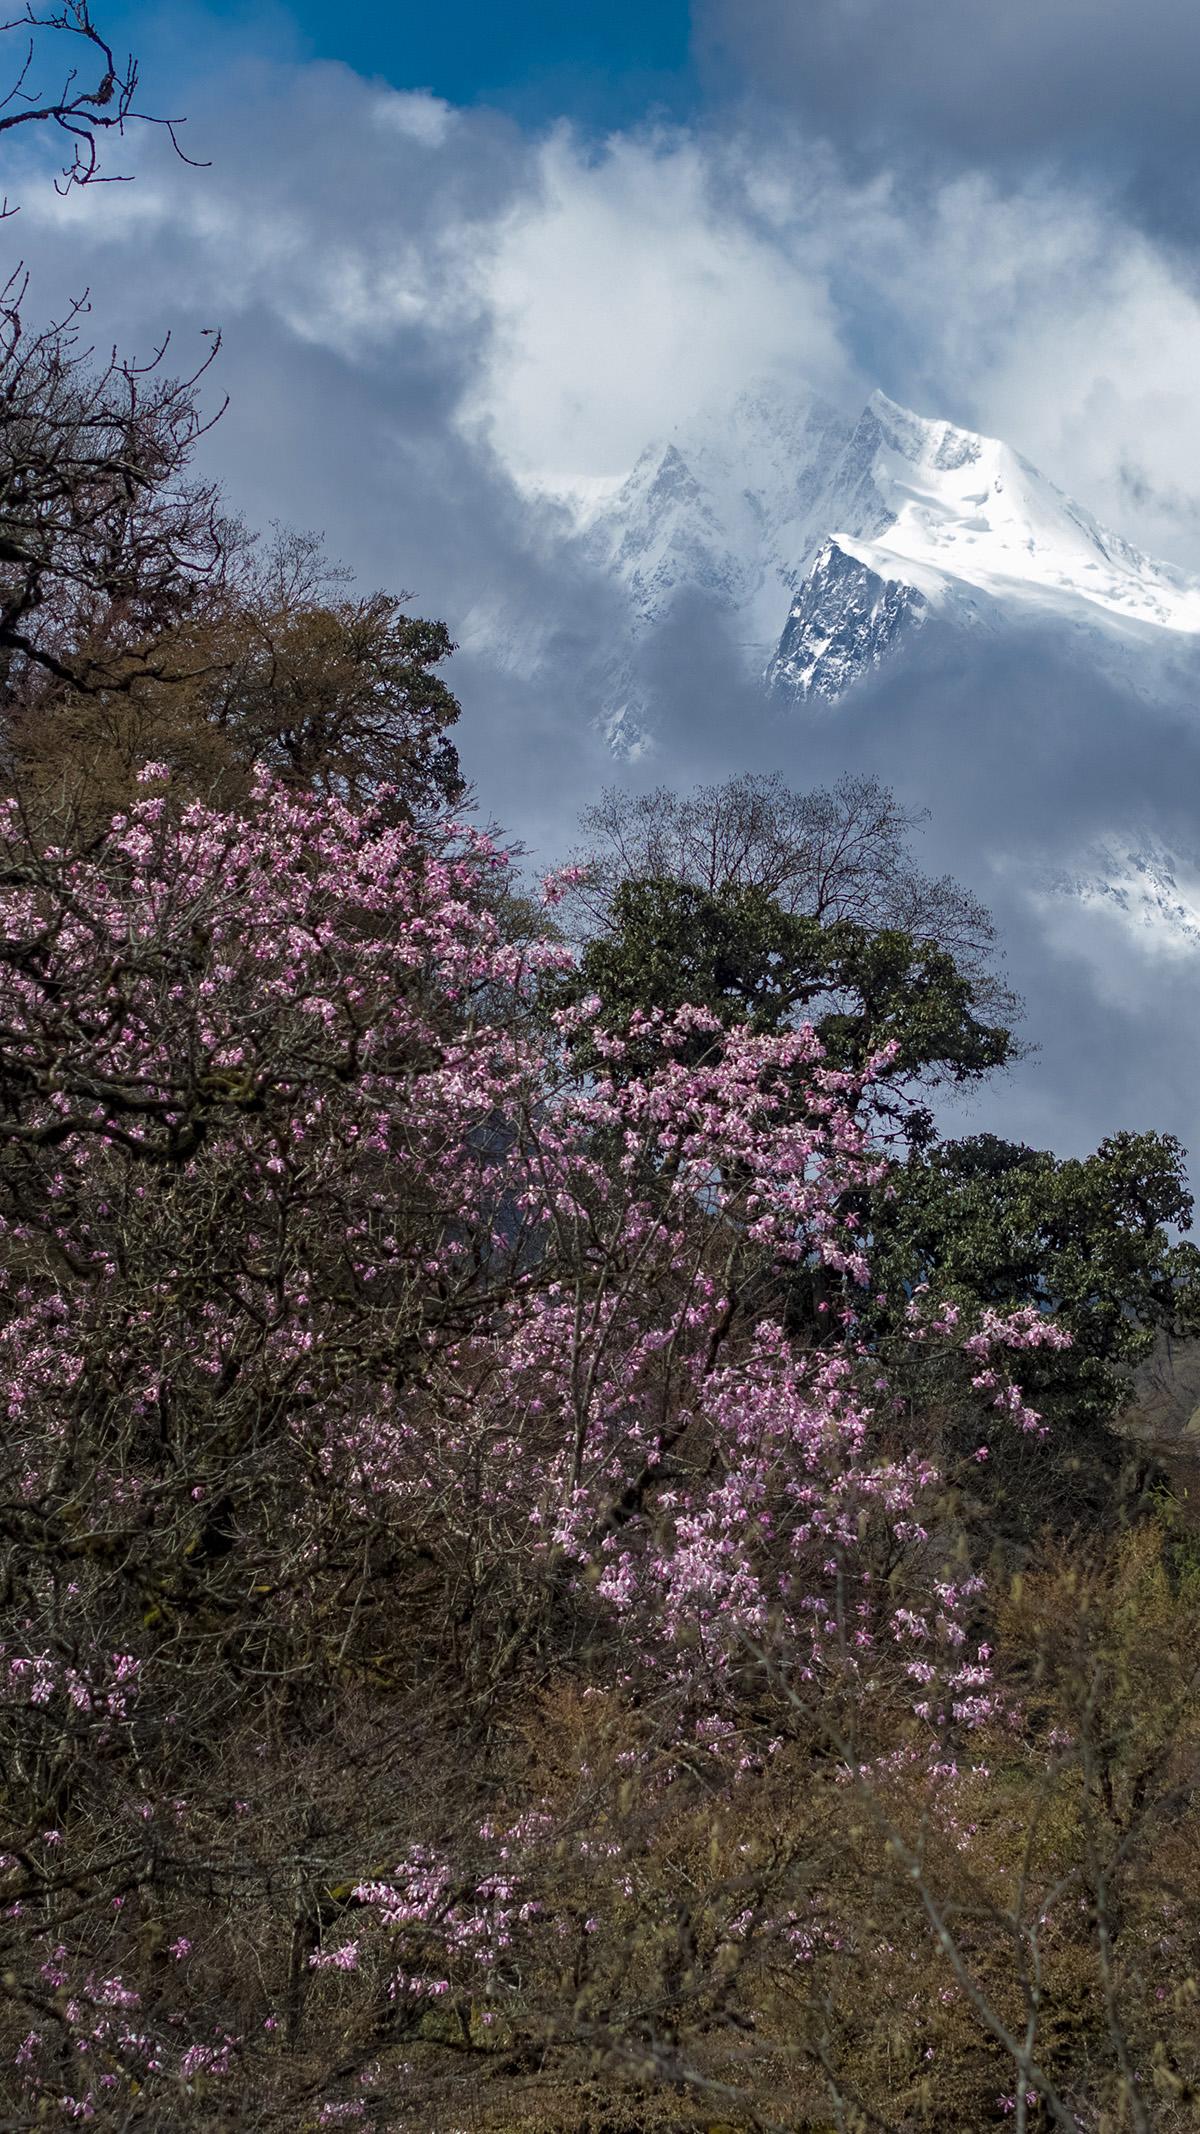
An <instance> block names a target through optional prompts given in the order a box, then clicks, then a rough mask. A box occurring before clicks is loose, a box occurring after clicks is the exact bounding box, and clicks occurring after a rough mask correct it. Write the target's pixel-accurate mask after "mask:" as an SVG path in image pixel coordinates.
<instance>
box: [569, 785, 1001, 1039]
mask: <svg viewBox="0 0 1200 2134" xmlns="http://www.w3.org/2000/svg"><path fill="white" fill-rule="evenodd" d="M926 819H927V815H926V813H924V812H916V811H914V810H911V809H908V808H905V807H904V806H903V805H902V803H901V802H900V801H899V800H898V799H897V798H896V795H895V794H894V793H893V792H892V791H891V790H890V789H889V788H888V787H887V786H885V785H882V784H881V783H880V781H879V780H878V779H877V778H871V777H867V776H862V775H857V776H856V775H850V774H847V775H846V776H845V777H843V778H840V779H839V780H838V782H837V784H836V785H834V786H832V787H821V788H817V789H815V790H813V791H809V792H802V791H799V790H797V789H796V788H795V787H793V786H790V785H788V784H787V783H786V781H785V780H784V779H783V778H782V777H781V776H780V775H779V773H778V772H773V773H772V774H771V775H770V776H761V775H757V774H755V773H752V772H744V773H742V774H741V775H740V776H738V777H734V778H728V779H726V780H725V782H724V783H723V784H722V785H706V786H699V787H697V788H696V790H695V791H694V792H691V793H676V792H673V791H672V790H671V788H670V787H667V786H659V787H658V788H657V789H656V790H655V791H654V792H651V793H628V792H623V791H622V790H621V789H620V788H619V787H611V788H609V790H608V791H606V792H605V793H604V794H603V795H602V796H601V798H600V800H599V801H598V802H597V803H596V805H595V806H594V807H591V808H588V809H586V810H585V811H584V813H583V814H582V816H581V817H580V823H581V828H582V830H583V842H582V844H581V846H580V848H579V849H577V850H576V851H575V852H573V853H572V855H571V857H572V860H573V862H574V863H575V864H576V865H578V866H581V867H582V868H584V869H585V878H584V880H583V881H582V882H581V883H580V885H579V886H578V888H577V889H576V890H575V891H574V892H573V893H572V895H571V897H570V899H569V900H567V901H566V902H565V903H564V905H563V907H562V914H561V916H562V918H563V921H564V924H565V927H566V930H567V932H568V933H572V934H574V935H576V936H577V937H578V938H580V939H588V938H590V937H592V936H594V935H596V934H601V933H604V932H605V931H606V930H607V928H608V925H609V923H610V919H611V913H612V907H613V899H614V897H615V895H616V892H617V890H618V889H619V888H620V886H621V884H622V883H623V882H628V881H633V880H637V879H639V878H653V879H657V880H665V881H676V882H684V883H686V884H688V885H689V886H691V887H694V888H697V889H701V890H704V891H706V892H707V893H709V894H719V893H720V892H722V891H725V890H742V889H754V890H760V891H763V892H764V893H765V894H766V895H767V896H769V897H771V898H773V899H774V901H775V902H776V903H777V904H779V905H780V906H781V908H782V909H783V910H784V911H786V912H788V913H794V914H798V915H802V916H804V917H808V918H813V919H817V920H819V921H820V922H821V923H822V924H832V923H833V922H834V921H837V920H846V921H849V922H850V923H851V924H852V925H855V926H861V927H865V928H867V929H869V930H876V929H878V930H883V929H886V928H897V929H899V930H900V931H902V932H904V933H907V934H911V935H912V937H913V939H914V940H915V941H917V942H921V943H927V944H928V945H930V946H931V947H936V948H939V949H943V950H945V951H946V952H947V953H948V954H950V955H952V956H953V957H954V960H955V962H956V963H957V964H958V966H959V968H960V969H961V970H963V971H964V972H966V973H967V974H968V975H970V976H971V977H972V979H973V980H975V981H976V987H977V998H978V999H979V1000H980V1001H983V1000H984V999H986V1000H987V1002H988V1003H989V1005H993V1006H995V1007H996V1008H997V1009H999V1010H1002V1011H1003V1012H1006V1013H1008V1014H1015V1013H1016V1012H1017V1011H1018V1009H1019V1002H1018V1001H1017V1000H1016V999H1015V996H1014V995H1013V994H1012V993H1011V992H1010V991H1009V990H1008V988H1007V987H1006V986H1004V984H1003V983H1002V981H1001V980H1000V979H999V978H998V977H997V975H996V972H995V968H994V965H995V961H996V956H997V943H996V929H995V925H994V923H993V921H992V918H991V915H990V913H989V912H988V911H987V910H986V908H985V906H984V905H983V904H981V903H980V901H979V899H978V898H977V897H976V896H974V895H973V894H972V892H971V891H970V890H969V889H967V888H965V887H964V886H963V884H962V883H961V882H956V881H955V880H954V879H953V877H952V876H950V875H945V874H944V875H936V876H935V875H929V874H926V873H925V872H924V871H923V870H922V868H921V867H920V866H919V865H918V864H917V862H916V860H915V858H914V857H913V853H912V849H911V846H912V838H913V834H914V832H916V831H917V830H919V829H920V827H921V825H922V823H923V822H924V821H925V820H926ZM980 988H982V990H979V989H980Z"/></svg>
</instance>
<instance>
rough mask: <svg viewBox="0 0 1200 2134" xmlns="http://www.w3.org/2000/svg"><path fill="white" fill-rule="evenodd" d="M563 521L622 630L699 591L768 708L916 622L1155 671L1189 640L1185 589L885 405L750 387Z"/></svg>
mask: <svg viewBox="0 0 1200 2134" xmlns="http://www.w3.org/2000/svg"><path fill="white" fill-rule="evenodd" d="M578 524H579V527H580V532H581V536H582V539H583V542H584V545H585V549H586V552H587V554H588V556H589V557H590V558H591V560H592V561H593V562H595V563H596V564H598V565H600V566H601V567H602V568H604V569H606V570H607V571H609V572H611V573H612V574H613V575H614V577H615V578H616V579H618V580H619V581H620V582H621V583H622V584H623V586H624V588H625V590H626V592H627V595H628V598H629V602H630V610H631V628H632V630H633V632H634V633H635V634H638V633H640V632H641V631H642V630H644V629H645V628H646V626H647V625H651V624H653V623H654V622H655V621H657V620H658V619H660V618H661V617H662V616H663V614H664V613H665V612H666V610H667V608H668V607H669V605H670V602H671V600H672V598H673V597H674V596H675V595H676V594H677V593H679V592H682V591H684V590H685V589H686V590H691V591H693V592H700V593H701V594H705V595H708V596H709V597H710V598H712V599H713V600H715V601H717V602H719V603H720V604H721V605H722V606H723V607H724V608H725V609H726V610H727V611H728V612H730V613H731V615H732V616H733V618H734V621H735V628H736V632H737V635H738V637H739V638H740V640H741V642H742V643H743V645H744V646H745V648H746V651H747V655H748V657H750V658H751V659H754V660H756V661H757V662H758V663H759V664H767V667H768V672H767V678H768V682H769V684H770V686H771V687H772V688H773V689H775V690H777V691H779V692H781V693H783V694H784V695H797V696H801V697H807V696H812V695H815V696H819V697H824V698H827V699H835V698H837V697H838V696H840V695H842V694H843V693H844V692H845V690H846V689H848V688H849V687H850V686H851V685H852V684H853V683H854V682H855V681H857V680H858V679H860V678H861V677H862V676H863V675H865V674H867V673H869V672H870V671H871V670H872V669H873V668H875V667H877V666H878V665H879V664H880V662H881V661H882V660H883V659H885V658H886V657H888V656H889V655H890V653H891V652H892V651H893V650H894V649H895V648H896V646H897V645H899V643H900V642H901V641H902V640H903V638H904V637H905V636H906V635H907V634H908V633H909V632H910V631H911V630H912V629H913V628H915V627H918V626H920V624H921V623H923V622H924V621H926V620H928V619H930V618H931V617H933V616H938V617H941V618H942V619H943V620H945V621H946V622H949V623H951V624H953V625H956V626H960V627H967V626H970V627H979V626H981V625H982V626H983V627H985V628H992V629H998V628H1003V627H1004V626H1005V625H1006V624H1009V623H1012V622H1018V623H1020V622H1031V621H1036V622H1049V623H1050V624H1052V625H1054V624H1058V623H1062V624H1063V625H1064V626H1069V627H1070V628H1071V629H1072V631H1073V632H1079V631H1080V630H1082V631H1084V632H1085V633H1087V634H1088V636H1089V637H1090V638H1091V639H1092V640H1093V643H1092V650H1093V652H1094V655H1095V657H1096V658H1097V660H1098V661H1099V662H1100V664H1102V665H1103V664H1105V663H1106V662H1108V661H1111V659H1112V658H1113V657H1114V656H1116V657H1118V658H1119V659H1120V660H1121V661H1122V662H1123V663H1127V660H1128V655H1129V653H1130V652H1131V651H1134V652H1142V653H1144V654H1146V655H1147V657H1148V661H1149V665H1150V666H1153V665H1154V664H1156V663H1157V662H1159V661H1161V660H1162V659H1163V658H1164V657H1165V658H1167V659H1168V660H1169V658H1170V655H1171V646H1172V642H1174V643H1175V644H1176V645H1178V644H1179V643H1180V642H1181V641H1182V640H1184V639H1187V638H1191V637H1195V636H1196V635H1197V634H1200V582H1197V581H1195V580H1193V579H1189V578H1187V577H1185V576H1184V574H1183V573H1182V572H1179V571H1176V570H1174V569H1173V568H1172V567H1171V566H1170V565H1168V564H1163V563H1156V562H1154V561H1152V560H1151V559H1150V558H1148V557H1146V556H1144V555H1142V554H1141V553H1140V552H1139V551H1138V550H1137V549H1135V548H1133V547H1131V545H1130V544H1129V543H1128V542H1127V541H1124V540H1122V539H1121V537H1120V536H1119V535H1117V534H1114V533H1110V532H1108V531H1107V530H1106V529H1105V528H1104V527H1102V526H1101V525H1100V524H1099V523H1098V521H1097V520H1096V519H1094V518H1093V517H1092V515H1091V514H1090V513H1089V512H1087V511H1085V510H1084V509H1082V508H1081V507H1080V506H1079V505H1077V504H1075V503H1073V502H1072V500H1071V499H1070V498H1069V497H1068V496H1066V495H1064V493H1063V492H1062V491H1061V490H1060V489H1058V488H1056V487H1055V485H1054V483H1053V482H1050V481H1048V480H1046V479H1045V477H1044V476H1042V475H1040V474H1039V473H1038V472H1037V470H1036V468H1034V467H1032V466H1030V464H1029V463H1028V461H1026V460H1024V459H1022V458H1021V457H1020V455H1019V454H1018V453H1016V452H1014V451H1013V450H1012V449H1011V448H1010V447H1009V446H1008V445H1005V444H1003V443H1001V442H1000V441H999V440H998V439H996V438H990V437H981V436H976V435H975V434H974V433H973V432H971V431H968V430H962V429H958V428H956V427H955V426H954V424H952V423H949V422H944V421H935V420H927V419H926V418H924V417H922V416H918V415H914V414H912V413H911V412H910V411H909V410H908V409H906V408H902V407H898V406H897V405H896V403H895V402H894V401H891V400H889V399H887V397H886V396H885V395H884V394H882V393H873V394H872V396H871V398H870V400H869V401H868V403H867V405H866V407H865V408H864V410H863V412H862V414H861V416H860V417H859V419H858V421H857V422H856V423H851V422H849V421H847V419H846V418H845V417H844V416H842V415H841V414H839V413H838V411H837V410H836V409H834V408H832V407H831V406H829V405H828V404H827V403H825V402H824V401H822V400H820V399H819V398H818V397H817V396H816V395H815V394H811V393H808V392H806V391H798V392H796V393H794V394H792V395H791V396H790V397H788V396H781V395H779V394H778V393H776V392H773V391H771V390H768V389H767V388H764V387H759V388H756V389H753V390H751V391H748V392H746V393H744V394H742V395H741V397H740V398H739V399H738V400H737V401H736V402H735V403H734V405H733V406H732V407H731V408H729V407H727V408H725V409H724V410H718V409H714V410H710V411H709V412H708V413H707V415H706V416H705V417H703V418H702V419H700V420H699V421H697V422H696V423H694V424H693V425H692V426H691V427H690V428H688V429H686V430H684V431H681V432H678V433H677V434H676V435H675V436H674V437H673V438H671V439H670V440H669V441H667V442H666V443H662V444H658V445H654V446H651V447H649V448H648V449H647V450H646V451H645V452H644V453H643V454H642V456H641V458H640V459H639V461H638V463H637V465H636V466H635V467H634V469H633V471H632V473H631V474H630V475H629V476H628V478H627V479H626V480H625V481H624V482H623V483H621V484H620V485H619V486H617V487H616V488H615V489H611V488H606V489H605V490H604V491H603V492H601V493H600V494H598V495H593V496H591V497H587V498H581V499H580V500H579V502H578ZM781 626H782V627H781ZM768 663H769V664H768ZM1123 671H1124V666H1123Z"/></svg>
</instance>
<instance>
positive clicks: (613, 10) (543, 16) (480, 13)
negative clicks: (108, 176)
mask: <svg viewBox="0 0 1200 2134" xmlns="http://www.w3.org/2000/svg"><path fill="white" fill-rule="evenodd" d="M206 14H207V18H208V19H207V20H206V16H205V15H196V14H193V13H191V12H190V10H189V8H188V7H187V5H184V4H176V0H172V4H170V5H168V6H166V7H162V6H160V7H157V8H146V7H142V6H139V5H132V6H131V5H129V4H128V0H126V4H125V5H124V7H123V8H122V9H121V11H120V14H119V15H116V14H114V13H113V11H112V10H109V11H108V14H107V17H106V19H107V20H108V21H109V22H110V23H113V24H115V25H116V26H117V27H118V29H119V33H120V38H121V41H122V42H124V43H128V44H130V45H132V46H133V47H135V48H136V49H138V50H139V51H141V52H143V53H146V54H148V55H149V57H150V58H151V59H152V62H153V72H154V74H155V76H156V77H157V78H158V79H160V80H161V79H162V78H163V76H164V74H165V73H167V72H170V73H171V74H172V75H175V76H176V78H178V79H180V80H181V82H182V80H184V79H186V75H187V73H188V71H189V69H190V68H191V67H193V66H198V65H203V61H204V51H205V46H206V45H210V44H211V20H212V18H215V19H216V21H217V22H219V23H220V24H221V25H222V33H223V34H227V35H228V34H231V35H232V36H233V38H234V39H235V40H236V42H237V43H238V45H240V46H241V47H242V48H243V49H244V50H245V49H248V50H252V51H258V52H260V53H262V52H270V51H275V52H286V53H289V54H291V55H292V56H294V57H296V58H298V59H317V60H320V59H333V60H341V61H343V62H344V63H345V64H346V65H347V66H350V67H352V68H354V69H355V71H356V72H358V73H360V74H363V75H365V76H368V77H382V78H383V79H384V80H386V81H388V82H389V83H391V85H392V86H393V87H394V88H398V89H431V90H432V91H433V92H434V93H435V94H436V95H438V96H441V97H445V98H446V99H447V100H448V101H449V102H451V103H453V104H458V105H465V106H471V105H478V104H489V105H491V106H493V107H495V108H496V109H499V110H502V111H506V112H509V113H511V114H512V115H513V116H514V117H515V118H517V119H518V120H519V121H521V122H522V123H523V124H527V125H532V126H537V125H540V124H544V123H545V122H546V121H548V120H554V119H557V118H560V117H564V116H565V117H569V118H571V119H573V120H575V121H576V122H577V123H578V124H580V125H583V126H586V127H589V128H594V129H597V130H604V129H607V128H609V127H620V126H626V125H629V124H631V123H632V122H634V121H635V120H637V119H640V118H642V117H644V116H645V115H646V114H647V113H649V112H655V111H658V112H662V113H664V114H669V115H671V116H673V117H680V116H682V115H683V114H685V113H686V112H688V111H690V110H692V109H694V108H695V106H696V102H697V95H698V89H697V76H696V72H695V69H694V67H693V66H692V63H691V53H690V42H691V40H690V32H691V20H690V16H691V10H690V8H689V6H688V4H687V0H510V4H508V5H504V4H490V0H445V4H442V5H438V4H437V0H433V4H424V0H423V4H420V5H416V4H414V0H397V4H396V5H394V6H380V5H378V4H376V0H345V4H344V5H341V6H339V5H337V4H336V0H295V4H293V5H290V6H283V5H276V4H274V0H249V4H247V0H211V5H210V7H209V9H208V10H207V11H206ZM150 72H151V68H150V66H149V65H148V66H147V68H146V70H145V75H146V79H147V80H149V77H150Z"/></svg>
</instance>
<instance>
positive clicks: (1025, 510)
mask: <svg viewBox="0 0 1200 2134" xmlns="http://www.w3.org/2000/svg"><path fill="white" fill-rule="evenodd" d="M872 431H874V438H872V436H871V432H872ZM856 442H857V443H858V444H859V446H860V449H861V448H864V447H865V448H868V449H869V447H870V446H871V444H872V443H873V444H874V450H873V452H872V453H871V466H870V483H869V485H870V488H871V489H872V490H873V491H874V493H875V495H876V496H877V497H878V499H879V500H880V503H881V504H882V505H883V506H884V507H885V508H886V509H887V511H888V514H889V524H888V525H887V526H885V527H883V528H881V529H879V531H878V532H876V531H875V530H874V529H871V530H870V531H868V529H867V528H866V527H865V526H864V527H863V528H862V531H861V533H860V528H859V526H857V525H847V526H845V527H844V528H840V527H831V528H830V532H831V533H832V534H833V535H834V536H835V538H836V537H838V536H840V535H843V534H844V535H845V536H846V539H847V541H848V542H849V544H850V549H851V552H853V553H854V554H856V555H857V556H858V558H859V560H860V561H861V562H862V563H863V564H864V565H865V566H866V567H867V568H868V569H870V570H872V571H874V572H876V573H877V574H878V575H880V576H882V577H884V578H886V579H898V580H899V581H901V582H903V583H905V584H909V585H913V586H915V587H916V588H917V589H918V590H919V591H921V592H922V593H923V594H924V596H925V598H926V599H927V600H929V601H930V603H931V604H932V605H934V606H937V605H939V604H941V603H942V602H943V601H944V600H945V599H946V598H947V597H948V596H952V595H953V593H954V592H955V591H956V590H958V589H961V588H962V587H974V588H976V589H977V590H979V591H980V592H983V593H985V594H987V595H989V596H991V597H992V598H993V599H995V600H997V601H1000V602H1003V603H1006V604H1012V603H1020V604H1021V605H1023V606H1032V607H1034V608H1037V609H1040V610H1062V611H1064V612H1066V613H1068V614H1069V615H1070V616H1071V618H1072V619H1073V620H1079V619H1081V615H1083V616H1086V614H1087V611H1089V610H1090V611H1091V612H1092V615H1093V617H1094V619H1096V620H1097V621H1099V622H1103V621H1104V620H1105V619H1106V618H1108V619H1110V620H1111V621H1112V622H1114V623H1115V624H1116V625H1117V626H1118V627H1121V626H1125V627H1128V626H1133V627H1134V628H1140V627H1145V628H1147V629H1149V630H1150V631H1152V632H1153V631H1157V630H1164V629H1165V630H1174V631H1182V632H1186V633H1189V634H1191V633H1195V632H1197V631H1200V583H1197V581H1195V580H1193V579H1189V578H1187V577H1185V576H1184V575H1183V573H1182V572H1180V571H1176V570H1174V569H1172V567H1171V566H1170V565H1169V564H1164V563H1156V562H1154V561H1152V559H1151V558H1149V557H1148V556H1144V555H1142V554H1141V552H1140V551H1139V550H1138V549H1136V548H1134V547H1132V546H1131V544H1130V543H1129V542H1127V541H1125V540H1123V539H1122V538H1121V536H1120V535H1119V534H1114V533H1110V532H1109V531H1108V530H1107V529H1106V528H1105V527H1103V526H1101V525H1100V524H1099V522H1098V521H1097V520H1096V519H1095V518H1093V516H1092V514H1091V513H1090V512H1088V511H1086V510H1084V509H1083V508H1082V506H1080V505H1078V504H1075V503H1073V502H1072V500H1071V498H1070V497H1068V496H1066V495H1065V494H1064V493H1063V491H1062V490H1061V489H1059V488H1057V487H1056V485H1055V484H1054V483H1053V482H1051V481H1048V480H1047V479H1046V478H1045V476H1044V475H1041V474H1039V473H1038V471H1037V469H1036V468H1035V467H1032V466H1031V465H1030V464H1029V462H1028V460H1025V459H1022V458H1021V456H1020V454H1019V453H1017V452H1014V451H1013V450H1012V448H1011V447H1010V446H1009V445H1006V444H1004V443H1002V442H1001V441H1000V439H998V438H995V437H984V436H977V435H976V434H975V433H974V432H972V431H969V430H962V429H958V428H956V427H955V425H954V424H952V423H948V422H934V421H928V420H926V419H924V418H923V417H921V416H917V415H913V414H912V413H911V412H910V411H909V410H908V409H907V408H901V407H897V405H896V404H895V402H894V401H890V400H888V399H886V397H885V396H884V395H883V394H882V393H875V394H872V396H871V399H870V401H869V402H868V404H867V408H866V410H865V411H864V415H863V419H862V422H861V423H860V424H859V429H858V432H856ZM856 537H857V539H856ZM864 541H865V544H866V545H864ZM843 545H846V542H843Z"/></svg>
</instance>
